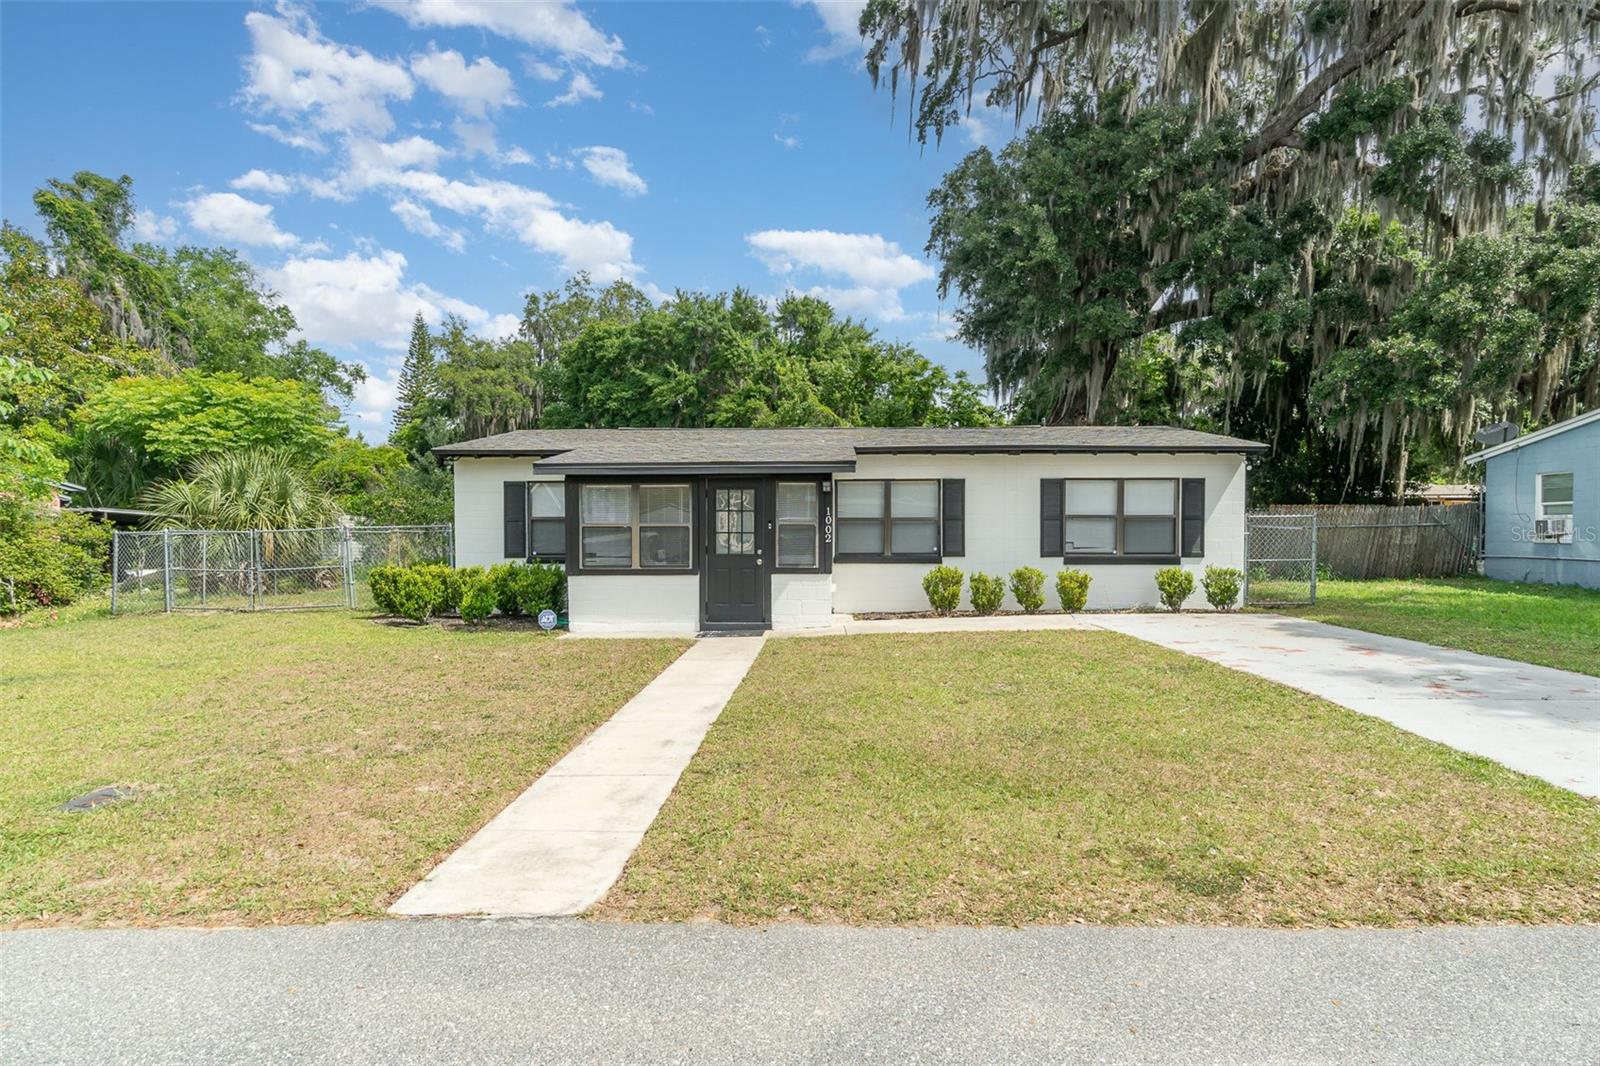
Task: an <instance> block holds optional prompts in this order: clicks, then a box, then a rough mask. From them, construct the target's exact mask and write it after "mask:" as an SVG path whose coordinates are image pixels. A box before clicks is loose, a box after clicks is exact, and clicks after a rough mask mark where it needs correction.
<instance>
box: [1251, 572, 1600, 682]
mask: <svg viewBox="0 0 1600 1066" xmlns="http://www.w3.org/2000/svg"><path fill="white" fill-rule="evenodd" d="M1272 610H1274V611H1276V612H1278V613H1281V614H1292V615H1295V616H1296V617H1298V618H1313V619H1316V620H1317V621H1319V622H1329V623H1332V624H1333V625H1337V626H1348V627H1350V628H1351V629H1363V630H1366V631H1367V632H1369V633H1383V634H1386V635H1388V636H1391V637H1408V638H1410V639H1411V640H1421V641H1426V642H1427V643H1429V644H1439V645H1442V646H1444V647H1447V648H1462V649H1465V650H1467V651H1475V652H1480V653H1481V654H1484V655H1498V656H1501V657H1503V658H1506V659H1516V660H1518V661H1520V662H1526V663H1538V664H1540V665H1541V666H1555V667H1559V668H1560V669H1562V670H1576V671H1578V672H1579V673H1583V674H1594V675H1597V676H1600V591H1597V590H1595V589H1583V588H1575V587H1571V586H1561V585H1518V584H1514V583H1512V582H1509V581H1489V580H1487V579H1486V578H1466V577H1463V578H1441V579H1434V580H1414V581H1322V582H1319V583H1318V584H1317V602H1316V603H1315V604H1314V605H1312V606H1309V607H1275V608H1272Z"/></svg>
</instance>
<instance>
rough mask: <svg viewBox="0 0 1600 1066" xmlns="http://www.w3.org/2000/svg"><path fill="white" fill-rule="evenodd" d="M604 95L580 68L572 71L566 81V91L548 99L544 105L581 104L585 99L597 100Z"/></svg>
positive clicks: (566, 105)
mask: <svg viewBox="0 0 1600 1066" xmlns="http://www.w3.org/2000/svg"><path fill="white" fill-rule="evenodd" d="M604 95H605V94H604V93H602V92H601V91H600V88H599V86H597V85H595V83H594V80H593V79H592V78H590V77H589V75H587V74H585V73H583V72H582V71H581V70H580V71H576V72H574V73H573V75H572V80H571V81H570V82H568V83H567V91H566V92H564V93H562V94H561V95H560V96H557V97H555V98H554V99H552V100H550V101H548V102H547V103H546V104H545V105H544V106H545V107H568V106H570V105H572V104H581V103H583V102H584V101H585V100H598V99H600V98H601V97H602V96H604Z"/></svg>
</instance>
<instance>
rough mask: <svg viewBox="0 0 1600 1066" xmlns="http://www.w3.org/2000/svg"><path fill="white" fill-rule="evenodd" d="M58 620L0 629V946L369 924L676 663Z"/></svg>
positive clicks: (538, 637) (348, 627)
mask: <svg viewBox="0 0 1600 1066" xmlns="http://www.w3.org/2000/svg"><path fill="white" fill-rule="evenodd" d="M74 613H75V614H77V616H78V617H77V618H76V620H70V618H71V615H72V614H74ZM68 616H69V618H68V619H64V620H62V621H61V622H59V623H57V624H48V622H47V620H45V619H43V618H37V619H33V620H31V621H30V623H29V624H27V625H24V626H22V627H19V628H12V629H7V630H0V926H7V925H19V924H20V925H35V924H40V925H51V924H74V925H92V924H136V925H146V924H161V923H223V922H226V923H249V924H259V923H276V922H295V921H324V920H328V919H333V918H344V917H359V916H365V915H374V914H379V913H381V912H382V911H383V909H384V908H385V907H386V906H387V905H388V903H389V902H390V901H391V900H393V899H394V898H395V897H396V896H397V895H398V894H399V893H400V892H401V891H403V890H404V889H405V888H406V887H407V886H408V885H410V884H411V883H412V882H413V881H415V880H416V879H417V878H418V877H420V876H422V874H424V873H425V872H426V871H427V870H428V869H429V868H430V867H431V866H432V864H433V863H434V862H435V861H436V860H437V859H439V858H440V857H441V856H442V855H444V854H445V853H447V852H448V851H450V850H451V849H452V848H453V847H454V846H455V845H456V844H458V843H459V842H460V841H461V840H462V839H464V838H465V837H466V836H467V835H468V834H470V833H471V832H472V831H474V830H475V829H476V828H477V827H478V826H480V825H482V824H483V823H484V822H485V821H487V820H488V819H489V817H490V816H492V815H493V814H494V813H495V812H496V811H498V810H499V809H500V808H501V807H503V806H504V805H505V804H506V803H507V802H508V801H509V800H510V799H511V798H512V797H513V796H515V795H516V794H517V793H518V792H520V791H521V790H522V789H523V788H525V787H526V786H527V785H528V784H529V783H530V782H532V781H533V780H534V779H535V778H537V777H538V776H539V774H540V773H542V772H543V771H544V770H545V769H546V768H547V767H548V766H549V765H550V764H551V763H553V762H554V761H555V760H556V759H558V758H560V757H561V755H562V754H564V753H565V752H566V751H567V750H568V749H569V748H571V747H572V745H573V744H574V743H576V742H577V741H578V740H579V739H580V738H581V737H582V736H583V735H584V734H586V733H587V732H588V731H589V730H590V729H592V728H593V727H594V726H596V725H598V724H599V723H600V722H602V721H604V720H605V719H606V718H607V717H608V716H610V715H611V713H612V712H613V711H615V710H616V709H617V708H618V707H620V706H621V705H622V704H623V703H624V702H626V701H627V700H628V698H629V697H631V696H632V695H633V694H634V693H635V692H637V691H638V690H639V689H640V688H642V687H643V686H644V685H645V684H646V683H647V682H648V681H649V680H650V679H651V678H652V677H654V676H655V675H656V674H657V673H658V672H659V671H660V670H661V668H662V667H664V666H665V665H666V664H667V663H668V662H670V661H671V660H672V659H673V658H674V657H675V656H676V655H678V654H679V652H680V651H681V650H682V648H683V647H684V646H685V644H684V642H681V641H564V640H558V639H556V638H554V637H552V636H548V635H544V634H540V633H537V632H530V631H528V630H526V629H524V630H520V631H514V632H513V631H508V630H494V629H490V630H487V631H472V630H463V629H455V630H445V629H442V628H438V627H434V626H425V627H411V626H396V625H389V624H383V623H378V622H374V621H372V620H370V619H368V618H366V617H365V616H362V615H357V614H351V613H349V612H346V611H324V612H301V613H270V614H253V615H251V614H243V615H176V616H170V617H169V616H154V617H125V618H108V617H104V616H103V613H102V612H100V611H99V610H98V609H97V608H94V607H85V608H81V609H79V608H75V609H72V610H71V611H69V612H68ZM101 785H134V786H136V787H137V788H138V790H139V795H138V798H136V799H133V800H130V801H125V802H123V803H119V804H114V805H111V806H107V807H101V808H98V809H96V810H93V811H89V812H83V813H72V814H68V813H63V812H59V811H57V810H56V806H57V805H58V804H60V803H62V802H63V801H64V800H67V799H69V798H71V797H72V796H75V795H78V794H79V793H82V792H86V791H88V790H90V789H92V788H95V787H97V786H101Z"/></svg>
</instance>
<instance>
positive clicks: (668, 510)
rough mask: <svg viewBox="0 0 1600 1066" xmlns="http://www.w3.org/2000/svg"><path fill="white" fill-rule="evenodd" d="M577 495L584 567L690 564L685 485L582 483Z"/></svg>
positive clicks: (654, 567) (670, 567) (681, 566)
mask: <svg viewBox="0 0 1600 1066" xmlns="http://www.w3.org/2000/svg"><path fill="white" fill-rule="evenodd" d="M578 499H579V511H578V519H579V520H578V530H579V532H578V538H579V540H580V542H581V544H582V555H581V560H582V564H581V565H582V566H583V568H584V569H593V570H632V569H640V570H687V569H689V568H690V566H691V565H692V562H693V558H692V552H691V550H690V541H691V535H690V492H689V486H688V485H584V486H583V487H582V489H581V490H580V492H579V496H578Z"/></svg>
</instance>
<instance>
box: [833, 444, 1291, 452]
mask: <svg viewBox="0 0 1600 1066" xmlns="http://www.w3.org/2000/svg"><path fill="white" fill-rule="evenodd" d="M1266 450H1267V446H1266V445H1265V444H1258V443H1256V442H1255V441H1241V442H1240V443H1239V444H1237V445H1231V444H1230V445H1217V444H1166V445H1160V446H1152V445H1141V444H1126V445H1122V446H1120V447H1119V446H1114V445H1104V444H933V445H923V446H919V447H904V446H898V445H877V444H870V445H869V444H864V445H857V446H856V454H857V455H1024V454H1027V455H1059V454H1078V455H1137V454H1139V453H1148V454H1152V455H1256V454H1260V453H1261V452H1265V451H1266Z"/></svg>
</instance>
